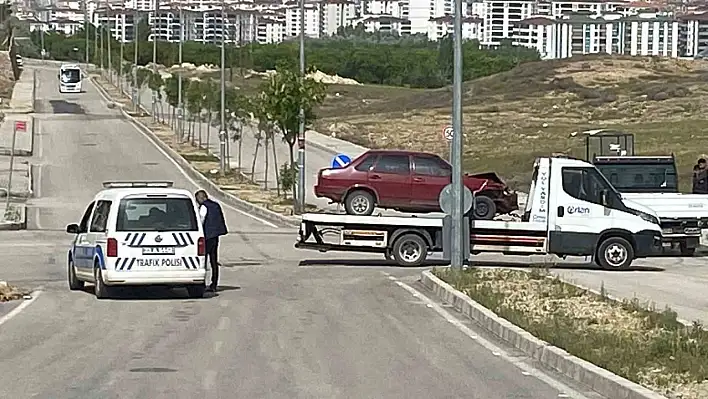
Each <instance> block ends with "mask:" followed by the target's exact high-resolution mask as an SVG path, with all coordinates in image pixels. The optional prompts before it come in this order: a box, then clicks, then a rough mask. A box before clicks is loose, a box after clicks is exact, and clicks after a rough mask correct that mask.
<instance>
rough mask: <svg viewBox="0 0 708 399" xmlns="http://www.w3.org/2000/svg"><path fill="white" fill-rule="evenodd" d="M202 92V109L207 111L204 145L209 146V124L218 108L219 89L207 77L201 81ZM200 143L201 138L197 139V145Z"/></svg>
mask: <svg viewBox="0 0 708 399" xmlns="http://www.w3.org/2000/svg"><path fill="white" fill-rule="evenodd" d="M202 90H203V94H204V109H205V110H206V113H207V121H206V122H207V131H206V147H207V148H209V136H211V124H212V121H213V119H214V113H216V112H217V110H218V109H219V101H220V98H219V91H218V90H217V88H216V83H215V82H214V81H213V80H211V79H209V80H205V81H204V82H203V89H202ZM201 145H202V141H201V138H200V139H199V146H201Z"/></svg>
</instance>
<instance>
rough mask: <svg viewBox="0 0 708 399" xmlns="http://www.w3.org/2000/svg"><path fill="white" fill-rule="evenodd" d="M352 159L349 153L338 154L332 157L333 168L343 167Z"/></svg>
mask: <svg viewBox="0 0 708 399" xmlns="http://www.w3.org/2000/svg"><path fill="white" fill-rule="evenodd" d="M351 161H352V159H351V158H349V156H348V155H345V154H337V156H335V157H334V159H332V168H334V169H339V168H343V167H345V166H347V165H349V162H351Z"/></svg>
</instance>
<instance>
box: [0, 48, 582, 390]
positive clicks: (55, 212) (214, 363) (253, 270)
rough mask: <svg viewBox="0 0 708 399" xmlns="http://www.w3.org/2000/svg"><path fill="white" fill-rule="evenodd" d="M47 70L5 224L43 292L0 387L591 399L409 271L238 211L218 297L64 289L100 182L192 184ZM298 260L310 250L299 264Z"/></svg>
mask: <svg viewBox="0 0 708 399" xmlns="http://www.w3.org/2000/svg"><path fill="white" fill-rule="evenodd" d="M29 65H31V64H30V63H29V62H28V67H29ZM55 73H56V70H55V69H53V68H52V69H49V68H47V69H41V70H40V73H39V86H38V88H37V98H38V99H39V101H38V102H39V104H38V108H37V109H38V113H39V114H38V115H37V118H38V121H39V125H38V128H39V129H38V132H39V136H38V137H37V145H38V151H37V156H36V159H35V162H37V164H38V165H39V167H38V168H37V171H36V172H37V179H36V181H35V187H36V192H37V194H38V196H39V198H36V199H34V200H33V209H35V210H33V211H32V220H31V222H30V228H31V230H28V231H23V232H2V234H0V256H2V259H4V261H3V262H0V276H2V278H3V279H7V280H8V281H11V282H14V283H18V284H21V285H23V286H25V287H28V288H31V289H37V290H41V293H40V294H39V295H38V296H36V297H35V299H34V302H33V303H31V304H30V305H29V306H27V307H26V308H25V309H24V310H23V311H22V312H21V313H19V314H17V315H16V316H15V317H14V318H12V319H10V320H7V321H5V322H0V359H2V362H0V387H1V390H2V392H4V393H3V395H2V396H3V397H18V398H47V399H50V398H51V399H63V398H82V399H83V398H98V397H103V398H121V399H126V398H190V399H191V398H195V397H204V398H229V399H231V398H248V399H252V398H288V399H291V398H327V399H329V398H387V399H388V398H458V397H466V398H483V399H493V398H533V399H539V398H556V397H559V396H560V397H581V398H582V397H595V396H592V395H589V394H588V395H582V394H580V393H578V392H577V391H574V390H573V389H572V388H569V387H567V386H565V385H563V383H562V382H561V383H559V382H558V381H557V380H553V379H549V378H548V377H547V375H548V374H547V373H542V372H539V371H538V370H536V369H533V367H532V366H533V365H528V364H527V365H526V366H524V367H525V370H530V371H522V369H520V368H519V367H517V366H516V365H514V364H512V362H511V361H513V362H516V363H519V364H526V360H525V359H524V358H523V357H520V356H518V354H515V353H514V352H513V351H512V352H509V351H508V350H507V349H504V348H503V347H502V348H501V349H499V348H497V349H490V346H489V345H488V344H487V345H481V344H480V342H486V341H483V338H482V336H480V337H478V338H477V339H471V338H470V337H469V336H468V335H466V334H465V333H464V332H463V331H461V330H460V329H458V328H457V327H456V326H455V325H454V324H452V323H450V322H449V321H448V320H447V319H446V318H443V317H440V316H439V315H438V314H437V313H436V312H434V311H433V310H432V309H430V307H429V306H428V305H429V304H426V303H425V302H423V301H420V300H419V299H417V298H415V297H413V296H411V294H410V293H408V292H407V291H405V290H404V289H401V288H400V287H399V286H397V284H395V283H396V281H403V282H406V283H409V284H412V285H414V284H415V281H414V280H415V275H416V274H417V273H419V270H403V269H397V268H391V267H388V266H386V265H380V264H379V265H377V264H376V262H375V261H373V260H372V261H370V262H368V263H367V262H366V261H364V262H363V263H361V262H360V263H356V262H350V261H346V260H342V259H343V257H336V256H329V255H327V256H324V255H320V254H317V253H305V252H296V251H295V250H294V249H293V247H292V244H293V240H294V235H295V232H294V231H293V230H291V229H282V228H274V227H272V226H268V225H265V224H263V223H262V222H260V221H258V220H255V219H253V218H250V217H248V216H245V215H244V214H243V213H240V212H237V211H234V210H227V215H226V217H227V223H228V224H229V227H230V229H231V230H232V231H233V232H232V234H229V236H227V237H226V238H225V239H224V240H223V241H222V243H223V244H222V251H221V255H222V263H223V264H224V269H223V273H222V282H221V283H222V286H223V291H222V292H220V293H219V294H218V295H217V296H214V297H210V298H205V299H201V300H189V299H186V298H184V293H181V292H179V291H178V290H175V291H161V290H144V291H140V292H137V293H125V294H124V295H123V297H122V298H120V299H117V300H108V301H98V300H96V299H95V298H94V297H93V296H92V294H91V292H90V291H91V290H90V288H88V289H87V290H86V292H70V291H69V290H68V289H67V286H66V285H67V284H66V281H65V280H66V278H65V273H66V254H67V250H68V243H69V240H70V238H71V237H69V236H67V235H65V234H64V233H63V228H64V226H65V225H66V224H67V223H71V222H76V221H77V220H78V218H79V217H80V215H81V212H82V211H83V209H84V207H85V206H86V204H87V203H88V202H89V201H90V200H91V197H92V195H93V194H94V193H95V192H96V191H97V190H100V188H101V186H100V183H101V182H102V181H104V180H109V179H169V180H173V181H175V184H176V185H177V186H183V187H187V188H189V189H195V188H196V187H194V186H192V184H191V182H190V181H189V180H186V179H185V178H184V177H183V176H182V174H181V173H179V172H178V171H176V170H175V168H174V167H173V165H172V164H171V162H169V161H168V160H167V158H166V157H165V156H164V155H163V154H161V153H160V152H159V151H157V150H156V149H155V148H154V147H153V146H152V145H151V144H150V142H149V141H148V140H147V139H146V138H145V137H144V136H143V135H141V134H140V133H139V132H138V131H136V130H135V129H134V128H133V127H132V126H131V125H130V124H129V123H127V122H126V121H124V120H123V119H121V118H119V117H118V113H117V112H115V111H113V110H109V109H107V108H106V105H105V103H104V102H103V101H102V99H101V98H100V96H99V95H98V93H97V91H96V90H95V88H94V87H91V86H90V85H88V87H87V92H86V93H84V94H80V95H61V96H60V95H59V94H58V92H57V90H56V87H55V81H56V76H55ZM305 257H306V258H308V259H311V260H317V259H320V262H319V263H318V262H316V261H315V262H310V263H308V265H307V266H301V265H300V261H301V259H302V258H305ZM346 257H349V258H351V257H352V256H350V255H347V256H346ZM338 259H339V260H338ZM363 259H367V258H366V257H364V258H363ZM368 259H373V258H368ZM376 259H378V258H376ZM338 263H342V264H344V267H337V264H338ZM370 265H373V266H370ZM385 271H387V272H389V273H391V274H392V275H393V276H390V275H387V274H385V273H384V272H385ZM396 278H399V280H395V279H396ZM529 367H531V368H529ZM544 381H545V382H544ZM564 394H565V395H569V396H563V395H564Z"/></svg>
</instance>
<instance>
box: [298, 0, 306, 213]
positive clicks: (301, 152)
mask: <svg viewBox="0 0 708 399" xmlns="http://www.w3.org/2000/svg"><path fill="white" fill-rule="evenodd" d="M300 79H302V80H304V79H305V0H300ZM299 116H300V126H299V130H298V136H297V144H298V149H297V175H298V185H297V206H296V208H297V209H296V210H297V211H298V212H299V213H304V212H305V110H304V109H303V108H302V106H300V114H299Z"/></svg>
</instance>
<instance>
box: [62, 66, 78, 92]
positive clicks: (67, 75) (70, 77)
mask: <svg viewBox="0 0 708 399" xmlns="http://www.w3.org/2000/svg"><path fill="white" fill-rule="evenodd" d="M57 78H58V79H59V93H81V80H82V78H83V76H82V73H81V67H79V66H78V65H76V64H62V66H61V67H59V75H58V76H57Z"/></svg>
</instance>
